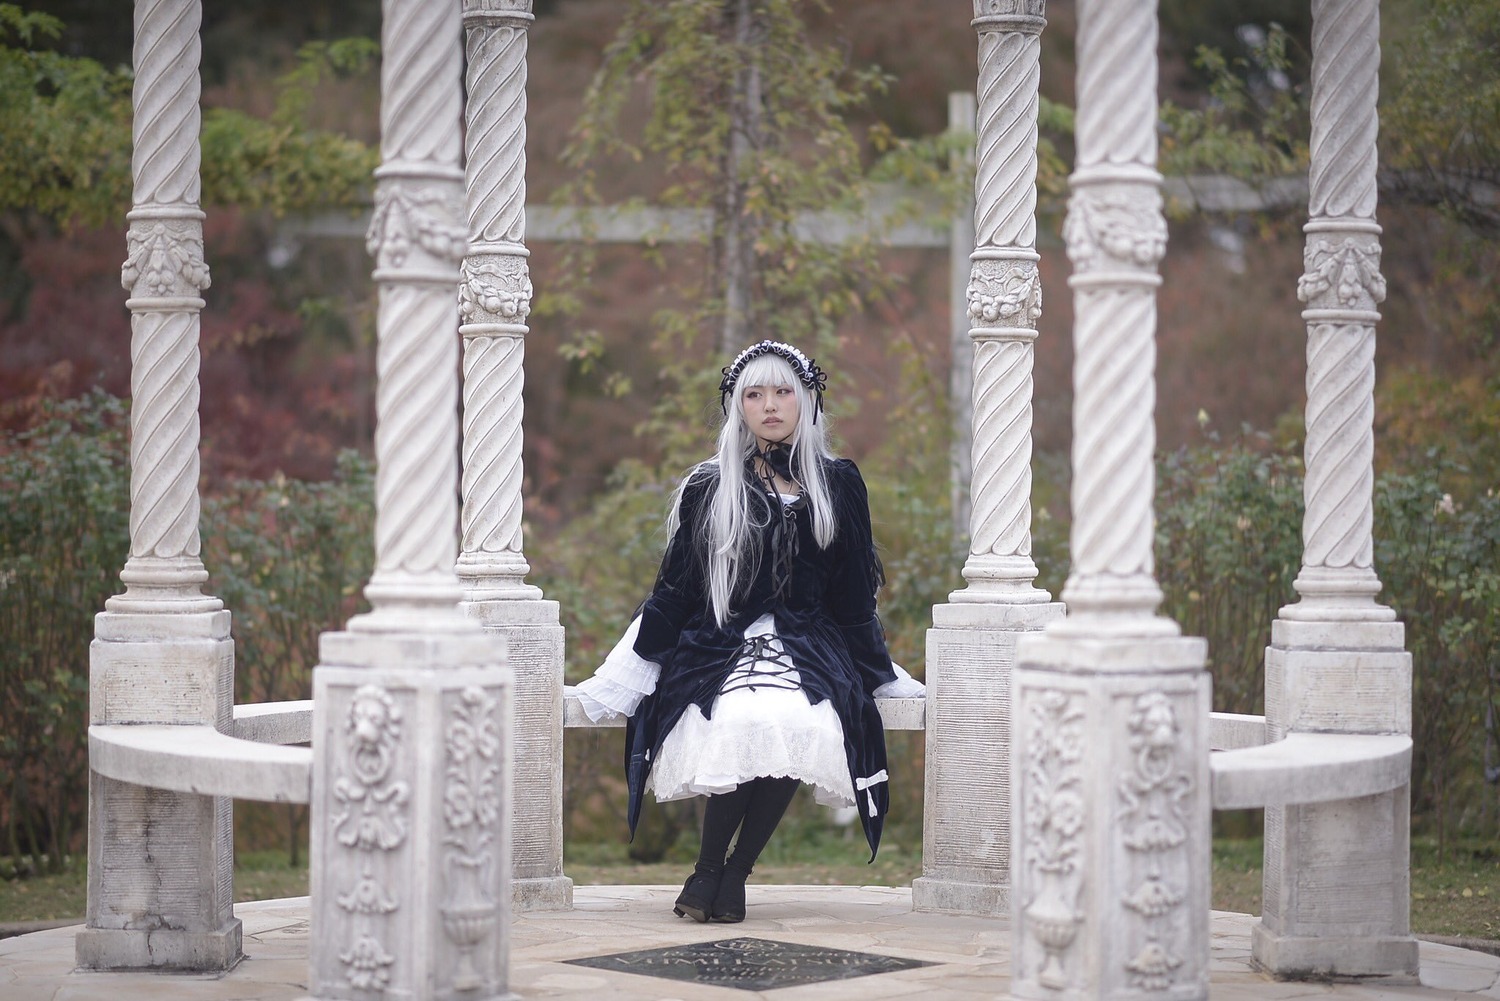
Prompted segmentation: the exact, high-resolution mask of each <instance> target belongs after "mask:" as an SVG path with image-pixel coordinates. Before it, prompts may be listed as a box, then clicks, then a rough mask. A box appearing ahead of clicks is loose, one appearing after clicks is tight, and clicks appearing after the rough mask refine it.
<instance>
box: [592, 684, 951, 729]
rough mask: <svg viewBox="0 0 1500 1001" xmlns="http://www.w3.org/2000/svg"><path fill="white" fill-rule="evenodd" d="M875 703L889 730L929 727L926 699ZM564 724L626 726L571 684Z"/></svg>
mask: <svg viewBox="0 0 1500 1001" xmlns="http://www.w3.org/2000/svg"><path fill="white" fill-rule="evenodd" d="M875 705H876V707H877V708H879V709H880V719H881V721H882V722H883V723H885V728H886V729H887V730H923V729H926V727H927V700H926V699H876V700H875ZM563 726H564V727H570V728H571V727H595V726H617V727H624V726H625V717H623V716H615V717H605V718H604V719H601V720H600V721H599V722H597V723H595V722H594V721H593V720H591V719H589V717H588V714H587V713H585V712H584V711H583V706H581V705H579V703H578V696H577V695H576V694H574V691H573V687H572V686H571V685H569V686H567V687H566V688H564V689H563Z"/></svg>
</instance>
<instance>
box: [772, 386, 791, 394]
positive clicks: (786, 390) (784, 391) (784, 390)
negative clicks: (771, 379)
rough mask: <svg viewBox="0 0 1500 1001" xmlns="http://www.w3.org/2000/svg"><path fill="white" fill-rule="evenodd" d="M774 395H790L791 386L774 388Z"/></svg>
mask: <svg viewBox="0 0 1500 1001" xmlns="http://www.w3.org/2000/svg"><path fill="white" fill-rule="evenodd" d="M776 395H777V396H791V395H792V387H791V386H782V387H781V388H780V389H778V390H776Z"/></svg>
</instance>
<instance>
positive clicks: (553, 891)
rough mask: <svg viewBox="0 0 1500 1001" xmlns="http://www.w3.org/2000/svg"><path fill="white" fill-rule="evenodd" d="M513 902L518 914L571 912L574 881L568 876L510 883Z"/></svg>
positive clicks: (515, 880) (517, 880)
mask: <svg viewBox="0 0 1500 1001" xmlns="http://www.w3.org/2000/svg"><path fill="white" fill-rule="evenodd" d="M510 889H511V902H512V906H513V908H514V909H515V911H516V913H520V912H522V911H571V910H572V909H573V881H572V880H571V879H569V878H568V877H567V876H543V877H540V878H538V879H516V878H512V879H511V881H510Z"/></svg>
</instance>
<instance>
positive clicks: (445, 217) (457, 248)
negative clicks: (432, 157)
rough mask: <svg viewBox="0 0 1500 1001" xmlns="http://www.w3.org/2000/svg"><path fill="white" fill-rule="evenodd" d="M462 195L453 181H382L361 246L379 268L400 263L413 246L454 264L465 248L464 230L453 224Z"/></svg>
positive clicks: (377, 189)
mask: <svg viewBox="0 0 1500 1001" xmlns="http://www.w3.org/2000/svg"><path fill="white" fill-rule="evenodd" d="M462 197H463V196H462V191H461V190H460V188H459V187H458V186H457V185H453V184H418V183H414V182H405V183H392V182H386V183H382V184H381V185H380V186H379V187H378V188H376V190H375V212H374V214H373V215H372V216H371V218H370V228H369V230H368V232H367V233H366V234H365V249H366V250H368V251H369V253H370V256H372V257H374V258H375V262H376V265H377V266H378V267H395V268H399V267H402V266H403V265H405V264H407V262H408V260H409V259H410V258H411V257H412V254H413V252H414V251H419V252H420V253H421V254H423V255H425V256H426V257H428V258H431V259H433V260H434V261H435V262H437V263H439V264H442V265H451V266H455V267H456V266H457V265H458V263H459V261H461V260H462V259H463V256H464V252H465V251H466V250H467V249H468V233H467V232H466V230H465V229H464V228H463V227H462V226H461V225H459V224H458V220H459V219H460V218H462V215H463V212H462ZM413 263H416V262H415V261H414V262H413Z"/></svg>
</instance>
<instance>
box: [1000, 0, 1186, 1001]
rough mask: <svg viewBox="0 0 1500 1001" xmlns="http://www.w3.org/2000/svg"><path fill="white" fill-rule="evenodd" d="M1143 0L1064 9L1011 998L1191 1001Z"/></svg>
mask: <svg viewBox="0 0 1500 1001" xmlns="http://www.w3.org/2000/svg"><path fill="white" fill-rule="evenodd" d="M1156 45H1157V22H1156V4H1155V2H1154V0H1081V2H1080V3H1079V5H1078V41H1077V58H1078V113H1077V128H1076V135H1077V148H1078V154H1077V168H1076V170H1075V172H1074V174H1073V177H1072V188H1073V195H1072V198H1071V200H1070V202H1069V205H1068V216H1067V221H1066V223H1065V226H1064V232H1063V236H1064V239H1065V241H1066V243H1067V249H1068V257H1069V258H1070V260H1071V261H1072V262H1073V276H1072V278H1071V279H1070V284H1071V285H1072V288H1073V297H1074V312H1075V321H1074V351H1075V359H1074V414H1073V487H1072V500H1073V530H1072V552H1073V568H1072V573H1071V575H1070V576H1069V578H1068V582H1067V585H1066V587H1065V588H1064V590H1063V599H1064V600H1065V601H1066V602H1067V605H1068V616H1067V618H1066V619H1064V620H1062V621H1060V622H1055V623H1053V624H1051V625H1050V626H1048V627H1047V629H1046V630H1045V631H1044V632H1042V633H1041V634H1032V635H1029V636H1026V637H1023V638H1022V640H1021V642H1020V645H1019V650H1018V665H1017V668H1016V672H1015V719H1016V724H1015V729H1016V740H1015V746H1014V753H1013V755H1012V757H1011V769H1012V770H1011V774H1012V795H1013V798H1012V804H1011V810H1012V813H1011V829H1012V831H1013V832H1014V837H1015V848H1016V862H1015V866H1014V870H1013V874H1012V880H1013V886H1014V890H1013V893H1012V901H1011V907H1012V936H1013V938H1012V949H1011V964H1012V978H1013V979H1012V985H1011V993H1012V994H1014V995H1016V996H1018V997H1030V998H1047V999H1054V998H1125V997H1141V996H1143V995H1144V994H1150V995H1151V996H1154V997H1160V998H1171V999H1178V1001H1181V999H1189V998H1206V997H1207V996H1208V945H1209V939H1208V901H1209V818H1210V813H1209V810H1210V798H1209V792H1210V790H1209V773H1208V752H1209V744H1208V717H1209V676H1208V674H1207V673H1206V672H1205V671H1204V670H1203V664H1204V658H1205V653H1206V651H1205V645H1204V643H1203V641H1202V640H1201V639H1195V638H1187V637H1183V636H1181V635H1179V630H1178V628H1177V625H1176V623H1174V622H1172V621H1171V620H1170V619H1166V618H1162V617H1159V616H1157V615H1156V614H1155V612H1156V607H1157V605H1158V604H1159V603H1160V600H1161V591H1160V589H1159V588H1158V587H1157V584H1156V580H1155V576H1154V566H1153V554H1152V533H1153V525H1152V521H1153V513H1152V488H1153V479H1154V470H1153V464H1152V463H1153V456H1152V452H1153V450H1154V446H1155V429H1154V426H1153V415H1152V411H1153V408H1154V406H1155V395H1156V388H1155V374H1154V368H1155V343H1154V338H1155V330H1156V288H1157V286H1158V285H1159V284H1160V281H1161V279H1160V278H1159V277H1158V275H1157V264H1158V262H1159V261H1160V259H1161V257H1162V254H1163V252H1164V251H1165V249H1166V238H1167V228H1166V222H1165V219H1164V218H1163V216H1162V201H1161V193H1160V187H1161V176H1160V175H1159V174H1158V173H1157V172H1156V169H1155V167H1156V121H1157V104H1156V80H1157V64H1156Z"/></svg>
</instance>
